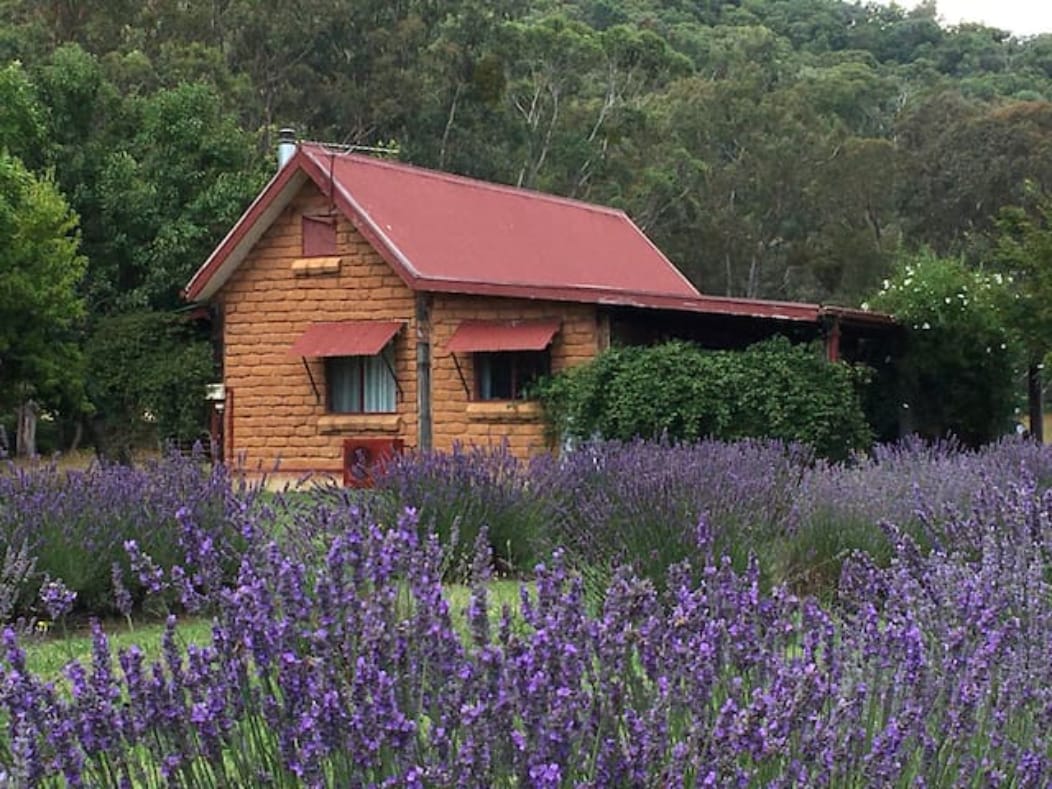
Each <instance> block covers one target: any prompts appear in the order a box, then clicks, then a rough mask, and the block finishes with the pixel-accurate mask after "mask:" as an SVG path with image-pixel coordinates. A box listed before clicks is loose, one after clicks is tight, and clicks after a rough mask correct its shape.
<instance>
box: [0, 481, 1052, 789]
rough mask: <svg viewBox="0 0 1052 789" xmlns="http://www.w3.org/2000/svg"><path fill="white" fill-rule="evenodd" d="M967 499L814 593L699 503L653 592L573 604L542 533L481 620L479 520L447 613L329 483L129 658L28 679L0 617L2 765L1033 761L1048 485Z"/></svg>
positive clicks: (265, 779)
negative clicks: (461, 585)
mask: <svg viewBox="0 0 1052 789" xmlns="http://www.w3.org/2000/svg"><path fill="white" fill-rule="evenodd" d="M989 504H990V506H989V507H988V508H986V509H983V508H978V509H976V511H975V512H974V513H973V514H972V515H971V516H969V518H970V520H969V522H968V523H967V524H964V523H962V524H961V531H962V532H966V533H968V534H972V535H981V539H980V541H979V543H978V546H979V553H978V555H975V551H974V550H973V548H974V547H975V546H974V544H972V543H969V547H968V550H962V551H954V552H940V551H933V552H930V553H928V554H924V553H922V552H921V551H920V550H918V549H917V547H916V545H915V544H914V543H913V542H912V541H911V540H910V538H909V537H908V536H906V535H904V534H902V532H901V531H900V530H899V529H897V528H896V527H894V526H891V525H888V526H887V527H886V528H887V531H888V534H889V536H890V539H891V541H892V545H893V550H894V558H893V561H892V563H891V565H890V566H889V567H888V568H881V567H878V566H876V565H875V564H874V563H873V562H871V561H869V560H867V559H866V557H865V556H862V555H859V556H855V557H852V559H851V560H850V561H849V562H848V563H847V566H846V567H845V570H844V579H843V581H842V600H843V607H842V608H839V609H836V610H829V609H826V608H823V607H822V606H820V605H819V604H818V603H817V602H815V601H814V600H813V599H811V598H799V597H796V596H794V595H792V594H790V593H789V592H787V591H786V590H785V589H784V587H776V588H775V589H774V590H772V592H771V593H770V594H765V593H764V592H763V591H762V589H761V585H760V579H759V567H758V564H757V562H756V561H755V559H754V560H751V561H749V562H748V563H747V566H746V567H745V569H744V570H743V571H741V572H739V571H737V570H735V568H734V566H733V563H732V561H731V560H730V558H729V557H725V556H724V557H720V556H719V555H718V554H716V553H714V551H713V547H714V544H715V533H714V529H713V528H712V527H711V526H710V525H709V524H708V523H707V522H706V521H705V520H704V519H703V520H702V521H701V524H700V526H698V528H697V529H696V530H692V534H693V535H694V539H695V547H696V554H697V561H696V562H695V564H694V566H691V565H689V564H681V565H678V566H676V567H674V568H672V569H671V570H670V573H669V576H668V582H667V585H666V591H664V592H658V591H657V590H656V589H655V587H654V585H653V584H652V583H650V582H648V581H646V580H641V579H638V578H637V577H635V576H634V575H633V574H632V573H631V572H630V571H629V570H628V569H627V568H623V569H621V570H618V571H616V572H615V573H614V575H613V577H612V580H611V584H610V588H609V590H608V592H607V594H606V596H605V599H604V602H603V607H602V609H601V610H600V611H598V612H595V613H589V611H588V607H587V606H586V605H584V604H583V603H584V601H583V596H584V590H583V584H582V582H581V579H580V577H579V576H576V575H574V574H573V573H571V572H570V571H569V570H568V568H567V565H566V563H565V561H564V556H563V555H562V554H561V553H560V552H556V553H555V554H554V555H553V556H552V558H551V560H550V561H549V562H547V563H545V564H544V565H542V566H538V567H537V568H536V573H535V581H534V585H533V588H532V591H531V589H530V587H524V588H523V593H522V605H521V610H520V612H519V613H518V614H513V613H512V612H511V611H508V610H505V611H504V612H503V613H502V614H501V616H500V617H499V619H497V620H496V621H497V624H496V625H494V624H493V621H494V620H493V619H492V618H491V616H490V612H489V610H488V608H489V606H488V603H487V599H486V583H485V581H486V572H487V569H488V568H489V567H490V566H491V557H490V556H489V553H488V540H487V539H486V536H485V535H484V534H483V535H482V539H481V540H480V543H479V550H478V552H477V553H476V557H475V567H474V571H473V573H472V574H473V576H474V577H475V578H476V584H475V587H474V592H473V594H472V597H471V602H470V604H469V605H468V607H467V610H466V611H464V612H454V611H450V610H449V606H448V604H447V603H446V602H445V599H444V597H443V594H442V591H443V589H442V584H441V580H440V579H441V572H442V568H443V558H442V555H441V548H440V545H439V543H438V541H437V540H436V539H435V538H431V539H429V540H427V541H425V542H421V541H420V539H419V536H418V535H419V524H418V523H417V521H416V518H415V515H414V514H413V513H406V514H405V515H404V516H403V517H402V518H401V519H400V520H399V522H398V523H397V524H395V525H393V526H392V527H387V528H381V527H378V526H375V525H373V524H371V523H370V519H369V518H367V517H364V516H363V514H362V511H361V510H360V509H353V508H350V509H348V510H347V511H346V512H343V513H342V514H340V515H339V517H337V518H336V521H335V522H334V523H333V527H334V528H333V531H332V533H331V534H330V536H329V538H328V540H327V543H328V544H327V547H326V549H325V551H324V557H323V558H322V559H320V560H319V561H317V563H316V564H315V565H314V566H313V567H311V566H307V565H306V564H305V563H304V562H303V561H301V560H300V559H299V558H298V557H297V556H295V555H290V554H289V553H288V552H287V551H285V550H283V549H282V548H281V547H280V546H279V545H277V544H276V543H266V542H265V541H262V540H261V541H260V542H259V543H258V545H257V546H256V548H257V549H254V550H252V551H250V553H249V554H248V555H246V557H245V558H244V559H243V561H242V564H241V567H240V570H239V572H238V575H237V579H236V582H235V584H234V585H232V586H231V587H229V588H225V589H224V588H217V589H213V590H211V591H210V592H209V594H210V595H211V596H212V597H213V598H214V600H215V603H216V616H215V624H214V629H213V638H212V642H211V644H209V645H208V646H207V647H190V648H187V649H182V648H180V647H179V646H178V642H177V636H176V633H175V626H174V622H173V623H172V624H170V632H169V636H168V638H167V643H166V647H165V654H164V657H163V659H162V660H159V661H157V662H155V663H153V664H147V663H146V661H145V660H144V658H143V656H142V654H141V653H140V652H139V651H138V650H136V649H134V648H133V649H129V650H127V651H124V652H122V653H120V654H118V655H116V656H114V655H113V654H112V653H111V651H110V649H109V647H108V644H107V642H106V637H105V635H104V634H103V633H102V631H101V630H98V629H97V630H96V635H95V650H94V656H93V658H92V660H91V662H90V664H88V665H81V664H79V663H71V664H70V665H69V666H68V668H67V669H66V675H65V679H64V682H63V683H62V684H61V685H60V686H55V685H54V684H51V683H46V682H44V681H42V680H41V679H40V678H38V677H35V676H34V675H33V674H32V673H31V672H30V671H29V670H28V669H27V667H26V665H25V660H24V655H23V653H22V651H21V648H20V646H19V644H18V641H17V639H16V637H15V635H14V634H13V633H12V632H10V631H9V632H7V633H6V634H5V635H4V652H5V655H4V658H3V660H2V661H0V715H2V717H3V719H4V720H5V723H6V726H7V738H6V741H5V742H4V747H3V748H0V765H2V769H3V771H4V774H5V778H6V779H7V780H9V781H11V782H12V783H16V784H18V785H24V786H38V785H60V784H64V783H68V784H69V785H136V786H140V785H141V786H165V785H167V786H216V785H230V786H245V785H288V786H299V785H306V786H356V785H378V786H379V785H388V786H421V787H422V786H536V787H554V786H564V785H565V786H572V785H587V786H614V785H635V786H638V785H645V786H695V785H713V786H722V785H738V786H887V785H902V786H905V785H925V786H958V785H984V786H985V785H996V784H998V783H1011V784H1012V785H1013V786H1021V787H1031V786H1033V787H1038V786H1045V785H1047V784H1048V782H1049V781H1050V780H1052V744H1050V743H1049V741H1048V738H1047V736H1046V732H1047V731H1048V730H1049V726H1050V725H1052V719H1050V718H1052V703H1050V702H1052V697H1050V691H1049V688H1052V655H1050V654H1049V652H1048V650H1047V645H1048V643H1049V639H1050V637H1052V595H1050V594H1049V593H1050V591H1052V589H1050V588H1049V586H1048V582H1047V581H1046V580H1045V578H1044V575H1043V573H1044V570H1045V568H1046V567H1047V563H1046V560H1047V557H1046V555H1045V554H1044V553H1043V551H1042V549H1040V547H1039V546H1041V545H1044V544H1046V543H1047V540H1048V534H1047V532H1048V531H1049V529H1050V526H1049V524H1050V522H1052V521H1050V519H1049V515H1052V511H1050V508H1052V501H1049V500H1046V498H1045V497H1043V496H1041V495H1040V494H1039V493H1038V492H1037V491H1036V490H1035V489H1034V487H1033V486H1032V485H1030V486H1026V485H1023V486H1017V487H1015V488H1013V489H1011V490H1009V491H1006V492H1004V493H998V494H991V495H990V498H989ZM989 512H996V513H997V518H996V523H994V522H990V520H989V519H988V514H989ZM332 515H333V516H336V515H337V513H336V512H335V508H333V511H332ZM316 527H317V524H315V525H314V526H313V527H312V528H316ZM461 616H463V617H464V619H465V621H466V631H467V632H468V634H469V635H467V636H466V637H464V636H462V635H460V634H459V633H458V629H457V627H456V626H455V624H456V619H457V618H459V617H461Z"/></svg>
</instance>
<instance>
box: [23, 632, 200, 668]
mask: <svg viewBox="0 0 1052 789" xmlns="http://www.w3.org/2000/svg"><path fill="white" fill-rule="evenodd" d="M102 629H103V631H104V632H105V633H106V637H107V638H108V639H109V642H110V654H112V655H116V654H117V651H118V650H120V649H127V648H128V647H130V646H132V645H138V647H139V648H140V649H141V650H142V651H143V652H144V653H145V654H146V656H147V659H148V660H151V661H152V660H157V659H159V658H160V657H161V639H162V638H163V636H164V622H146V623H143V624H141V625H136V626H135V627H134V629H131V628H129V627H128V624H127V622H124V621H123V620H112V621H107V622H104V623H103V626H102ZM176 634H177V637H178V639H179V641H180V643H181V644H183V645H184V646H185V645H187V644H199V645H203V644H207V643H209V642H210V641H211V639H212V621H211V620H210V619H203V618H193V617H186V618H183V619H180V620H179V623H178V625H177V626H176ZM23 646H24V648H25V651H26V667H27V668H28V669H29V670H30V671H32V672H33V673H34V674H36V675H38V676H39V677H41V678H43V679H56V680H57V679H61V677H62V669H63V667H65V665H66V664H67V663H69V662H70V661H71V660H78V661H80V662H81V663H85V664H86V663H90V662H91V649H92V643H91V629H90V627H88V626H87V625H84V626H80V627H77V628H76V629H73V630H71V631H70V632H69V634H68V635H67V636H65V637H63V636H62V634H61V628H60V626H59V625H58V624H52V625H51V627H50V628H49V630H48V632H47V634H46V635H43V636H38V637H36V638H31V639H25V640H24V641H23Z"/></svg>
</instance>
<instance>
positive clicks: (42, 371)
mask: <svg viewBox="0 0 1052 789" xmlns="http://www.w3.org/2000/svg"><path fill="white" fill-rule="evenodd" d="M76 227H77V217H76V215H75V214H74V213H73V212H72V211H71V210H70V208H69V206H68V205H67V204H66V201H65V200H64V199H63V197H62V195H61V194H60V193H59V191H58V188H57V187H56V186H55V184H54V182H53V181H52V180H50V179H49V178H37V177H36V176H34V175H33V174H32V173H30V172H29V170H27V169H26V167H25V165H23V164H22V162H21V161H19V160H18V159H16V158H14V157H13V156H11V155H9V154H8V153H6V152H0V409H2V410H7V409H9V408H14V409H15V410H16V412H17V416H18V420H17V421H18V429H17V431H16V436H17V440H16V451H17V452H18V453H19V454H35V451H36V447H35V443H34V436H35V419H36V414H37V412H38V409H39V408H40V407H41V406H43V407H54V406H56V405H57V404H58V403H59V402H61V401H62V399H63V397H64V396H65V399H66V400H67V401H68V400H69V399H70V398H69V396H68V395H69V393H70V392H71V391H75V390H76V389H77V387H78V386H79V381H78V380H77V370H78V364H77V357H78V348H77V343H76V339H77V338H76V334H75V329H76V326H77V322H78V321H79V320H80V318H81V317H82V315H83V303H82V301H81V299H80V297H79V296H78V295H77V285H78V284H79V282H80V280H81V277H82V276H83V274H84V270H85V260H84V258H83V257H81V256H80V255H79V254H78V239H77V235H76Z"/></svg>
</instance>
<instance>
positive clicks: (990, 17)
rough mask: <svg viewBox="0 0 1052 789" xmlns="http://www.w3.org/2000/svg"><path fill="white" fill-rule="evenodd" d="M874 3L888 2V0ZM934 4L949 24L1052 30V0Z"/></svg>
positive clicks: (1028, 32) (908, 0)
mask: <svg viewBox="0 0 1052 789" xmlns="http://www.w3.org/2000/svg"><path fill="white" fill-rule="evenodd" d="M878 2H881V3H883V4H884V5H890V0H878ZM917 4H918V0H898V5H900V6H902V7H903V8H913V7H914V6H915V5H917ZM936 6H937V8H938V9H939V17H940V18H941V19H942V21H943V22H944V23H945V24H949V25H956V24H958V23H959V22H982V23H984V24H987V25H990V26H991V27H999V28H1001V29H1002V30H1010V31H1012V32H1013V33H1015V34H1016V35H1020V36H1032V35H1037V34H1039V33H1052V0H936Z"/></svg>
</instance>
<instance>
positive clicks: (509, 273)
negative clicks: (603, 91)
mask: <svg viewBox="0 0 1052 789" xmlns="http://www.w3.org/2000/svg"><path fill="white" fill-rule="evenodd" d="M308 181H313V182H314V183H315V185H316V186H317V187H318V188H319V189H320V190H321V191H322V192H323V193H324V194H326V195H331V198H332V201H333V204H334V205H335V206H336V207H337V208H339V210H340V211H341V212H342V213H343V214H344V215H345V216H346V217H347V218H348V219H349V220H350V221H351V222H352V223H353V224H354V226H355V227H356V228H357V229H358V230H359V231H360V232H361V233H362V235H363V236H364V237H365V238H366V239H367V240H368V241H369V243H370V244H372V245H373V247H375V248H376V250H377V251H378V252H379V253H380V254H381V255H382V256H383V257H384V259H385V260H386V261H387V262H388V263H389V264H390V265H391V267H392V269H393V270H394V271H395V272H396V273H397V274H398V275H399V276H400V277H401V278H402V280H403V281H405V283H406V284H407V285H408V286H409V287H410V288H412V289H414V290H418V291H431V292H444V293H465V294H472V295H491V296H502V297H517V298H531V299H551V300H554V301H572V302H582V303H592V304H607V305H621V306H632V307H643V308H647V309H668V310H677V311H685V312H696V313H708V314H722V315H738V316H745V317H755V318H766V319H771V320H783V321H801V322H815V321H817V320H819V319H820V318H824V317H830V318H836V319H840V320H842V321H843V322H845V323H853V324H869V325H894V323H895V322H894V320H892V319H891V318H890V317H889V316H886V315H882V314H880V313H871V312H863V311H862V310H851V309H844V308H840V307H827V306H823V305H819V304H804V303H799V302H779V301H766V300H762V299H744V298H724V297H719V296H706V295H702V294H701V293H699V292H698V291H697V290H696V289H695V288H694V287H693V286H692V285H691V284H690V282H689V281H688V280H687V279H686V277H684V276H683V275H682V274H681V273H680V272H679V271H678V270H677V269H676V267H675V266H673V265H672V263H671V262H669V260H668V259H667V258H666V257H665V256H664V255H663V254H662V253H661V251H660V250H658V249H657V247H655V246H654V245H653V244H652V243H651V242H650V240H649V239H648V238H647V237H646V236H645V235H643V232H642V231H641V230H640V229H639V228H638V227H636V226H635V225H634V224H633V223H632V221H631V219H629V218H628V216H627V215H626V214H625V213H624V212H622V211H616V210H614V209H610V208H604V207H601V206H596V205H590V204H588V203H582V202H579V201H576V200H568V199H565V198H560V197H554V196H552V195H546V194H542V193H539V192H532V191H529V190H525V189H515V188H512V187H508V186H500V185H497V184H490V183H485V182H482V181H475V180H472V179H468V178H462V177H459V176H453V175H448V174H446V173H440V172H435V171H431V170H424V169H421V168H418V167H412V166H409V165H405V164H399V163H394V162H390V161H381V160H378V159H375V158H371V157H367V156H361V155H357V154H348V153H340V152H335V151H332V150H330V149H329V148H327V147H326V146H323V145H320V144H316V143H304V144H301V145H300V146H299V148H298V150H297V152H296V154H295V155H294V156H293V157H292V159H291V160H290V161H289V162H288V164H286V165H285V166H284V167H283V168H281V169H280V170H279V171H278V172H277V173H276V174H275V175H274V177H273V178H272V179H271V181H270V182H269V183H268V184H267V186H266V187H265V188H264V189H263V191H262V192H261V193H260V195H259V196H258V197H257V198H256V200H255V201H254V202H253V203H252V205H251V206H249V208H248V210H247V211H246V212H245V213H244V214H243V215H242V217H241V218H240V219H239V220H238V222H237V224H236V225H234V227H233V228H232V229H231V230H230V232H229V233H228V234H227V236H226V238H224V239H223V241H222V242H221V243H220V245H219V246H218V247H216V249H215V250H214V251H213V252H212V254H211V255H210V256H209V258H208V260H207V261H205V263H204V264H203V265H202V266H201V267H200V268H199V269H198V271H197V272H196V273H195V274H194V276H193V278H192V279H191V280H190V282H189V283H188V284H187V286H186V289H185V290H184V296H185V297H186V298H187V299H190V300H207V299H210V298H211V297H212V296H214V295H215V294H216V292H217V291H218V290H219V288H221V287H222V285H223V284H224V283H225V282H226V280H227V279H228V278H229V277H230V276H231V275H232V274H233V272H234V271H235V270H236V269H237V267H238V265H240V263H241V261H242V260H243V259H244V257H245V255H247V253H248V251H249V250H250V249H251V248H252V246H253V245H254V244H255V243H256V241H258V240H259V238H260V237H261V236H262V235H263V233H264V232H265V231H266V229H267V228H268V227H269V226H270V224H271V223H272V222H273V221H274V220H275V219H276V218H277V217H278V216H279V215H280V214H281V212H282V211H283V210H284V209H285V207H286V206H287V205H288V204H289V202H291V200H292V198H293V197H294V196H295V195H296V193H297V192H298V191H299V190H300V189H301V188H302V187H303V185H304V184H305V183H307V182H308Z"/></svg>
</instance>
